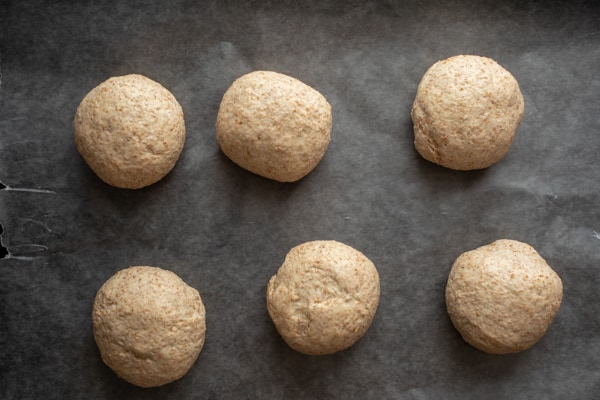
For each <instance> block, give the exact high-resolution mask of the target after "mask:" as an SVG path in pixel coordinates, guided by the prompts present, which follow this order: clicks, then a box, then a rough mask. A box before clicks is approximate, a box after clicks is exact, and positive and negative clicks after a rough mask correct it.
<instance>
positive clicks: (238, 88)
mask: <svg viewBox="0 0 600 400" xmlns="http://www.w3.org/2000/svg"><path fill="white" fill-rule="evenodd" d="M331 124H332V116H331V106H330V105H329V103H328V102H327V100H326V99H325V97H323V95H321V93H319V92H318V91H316V90H315V89H313V88H311V87H310V86H308V85H306V84H304V83H302V82H300V81H299V80H297V79H295V78H292V77H289V76H286V75H283V74H279V73H276V72H271V71H254V72H251V73H249V74H246V75H244V76H242V77H240V78H238V79H237V80H236V81H235V82H234V83H233V84H232V85H231V87H230V88H229V89H228V90H227V91H226V92H225V95H224V96H223V99H222V101H221V105H220V107H219V112H218V115H217V123H216V131H217V142H218V143H219V146H220V147H221V150H222V151H223V153H224V154H225V155H226V156H227V157H229V158H230V159H231V160H232V161H233V162H234V163H236V164H238V165H239V166H240V167H242V168H244V169H246V170H248V171H251V172H253V173H255V174H257V175H261V176H263V177H266V178H270V179H273V180H276V181H280V182H294V181H297V180H299V179H301V178H302V177H304V176H305V175H307V174H308V173H309V172H311V171H312V170H313V169H314V168H315V167H316V166H317V164H318V163H319V162H320V161H321V159H322V158H323V156H324V155H325V151H326V150H327V147H328V145H329V140H330V133H331Z"/></svg>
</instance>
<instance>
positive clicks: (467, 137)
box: [411, 55, 524, 170]
mask: <svg viewBox="0 0 600 400" xmlns="http://www.w3.org/2000/svg"><path fill="white" fill-rule="evenodd" d="M523 113H524V101H523V96H522V94H521V91H520V89H519V84H518V83H517V81H516V79H515V78H514V77H513V76H512V75H511V73H510V72H508V71H507V70H506V69H504V68H503V67H502V66H500V65H499V64H498V63H496V62H495V61H494V60H492V59H490V58H487V57H480V56H465V55H461V56H454V57H450V58H448V59H445V60H442V61H439V62H437V63H435V64H434V65H433V66H431V68H429V70H428V71H427V72H426V73H425V75H424V76H423V78H422V80H421V82H420V83H419V86H418V89H417V95H416V98H415V101H414V103H413V108H412V113H411V115H412V120H413V124H414V136H415V147H416V149H417V151H418V152H419V154H421V156H423V158H425V159H426V160H429V161H431V162H434V163H436V164H440V165H443V166H445V167H448V168H452V169H457V170H472V169H481V168H486V167H489V166H490V165H492V164H494V163H496V162H498V161H500V160H501V159H502V158H503V157H504V156H505V155H506V153H507V152H508V150H509V148H510V146H511V144H512V142H513V139H514V137H515V134H516V132H517V129H518V128H519V125H520V124H521V119H522V117H523Z"/></svg>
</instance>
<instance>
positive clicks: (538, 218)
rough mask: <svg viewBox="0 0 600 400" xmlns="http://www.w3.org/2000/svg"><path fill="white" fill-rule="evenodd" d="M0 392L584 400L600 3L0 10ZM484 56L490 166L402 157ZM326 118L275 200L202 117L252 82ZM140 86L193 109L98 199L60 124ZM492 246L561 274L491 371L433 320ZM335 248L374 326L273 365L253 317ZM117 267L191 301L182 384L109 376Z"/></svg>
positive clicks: (592, 366) (37, 5)
mask: <svg viewBox="0 0 600 400" xmlns="http://www.w3.org/2000/svg"><path fill="white" fill-rule="evenodd" d="M0 46H1V47H0V73H1V77H0V182H1V183H2V185H0V188H1V189H2V190H0V224H1V226H2V233H1V240H2V247H4V248H5V249H6V251H5V253H7V254H6V255H5V257H4V258H3V259H0V369H1V375H0V397H1V398H5V399H40V398H44V399H75V398H81V399H284V398H285V399H288V398H289V399H480V398H486V399H494V398H497V399H597V398H599V397H598V396H600V303H599V301H598V290H599V288H598V286H599V284H600V269H599V268H600V214H599V211H598V206H599V204H600V188H599V185H598V180H599V177H600V161H599V155H600V103H599V97H600V77H599V76H600V75H599V72H600V7H598V6H597V5H595V4H594V2H586V1H577V0H576V1H564V2H528V1H502V2H498V1H488V2H484V1H451V2H435V1H410V2H394V1H335V0H331V1H327V0H324V1H318V2H308V1H273V2H263V1H184V0H171V1H141V0H136V1H120V2H119V1H104V0H96V1H78V2H68V1H54V2H45V1H41V0H40V1H30V0H27V1H8V2H6V1H5V2H3V3H2V5H0ZM457 54H477V55H484V56H488V57H491V58H493V59H494V60H496V61H497V62H498V63H500V64H501V65H502V66H504V67H505V68H506V69H508V70H509V71H510V72H511V73H512V74H513V75H514V76H515V78H516V79H517V80H518V82H519V84H520V87H521V91H522V92H523V95H524V97H525V116H524V119H523V122H522V124H521V127H520V129H519V131H518V133H517V136H516V139H515V141H514V143H513V145H512V147H511V149H510V151H509V153H508V154H507V156H506V157H505V158H504V159H503V160H502V161H501V162H500V163H498V164H496V165H494V166H492V167H490V168H488V169H485V170H481V171H471V172H458V171H452V170H449V169H446V168H443V167H440V166H437V165H434V164H432V163H429V162H427V161H425V160H424V159H422V158H421V157H420V156H419V155H418V153H416V151H415V149H414V146H413V131H412V122H411V119H410V108H411V106H412V101H413V100H414V96H415V93H416V88H417V85H418V83H419V81H420V79H421V77H422V76H423V74H424V73H425V71H426V70H427V69H428V68H429V67H430V66H431V65H432V64H433V63H435V62H436V61H438V60H441V59H444V58H447V57H450V56H453V55H457ZM261 69H262V70H272V71H277V72H281V73H284V74H288V75H290V76H293V77H295V78H298V79H300V80H301V81H303V82H305V83H307V84H309V85H311V86H313V87H314V88H316V89H317V90H319V91H320V92H321V93H322V94H323V95H324V96H325V97H326V98H327V99H328V101H329V102H330V103H331V105H332V109H333V118H334V123H333V129H332V141H331V144H330V147H329V149H328V151H327V153H326V155H325V157H324V159H323V160H322V162H321V163H320V164H319V166H318V167H317V168H316V169H315V170H314V171H313V172H312V173H311V174H309V175H308V176H307V177H306V178H304V179H302V180H301V181H299V182H296V183H293V184H282V183H278V182H274V181H270V180H267V179H265V178H261V177H259V176H256V175H253V174H251V173H249V172H247V171H245V170H242V169H241V168H239V167H238V166H236V165H235V164H233V163H232V162H231V161H229V160H228V159H227V158H226V157H225V156H224V155H223V154H222V153H221V152H220V151H219V148H218V145H217V143H216V140H215V128H214V124H215V120H216V114H217V110H218V106H219V102H220V99H221V97H222V95H223V94H224V92H225V91H226V90H227V88H228V87H229V85H230V84H231V83H232V82H233V80H234V79H236V78H237V77H239V76H241V75H243V74H245V73H247V72H250V71H253V70H261ZM128 73H139V74H143V75H146V76H148V77H149V78H151V79H154V80H156V81H158V82H160V83H161V84H162V85H164V86H165V87H166V88H168V89H169V90H170V91H171V92H172V93H173V94H174V95H175V97H176V98H177V99H178V101H179V102H180V104H181V105H182V107H183V109H184V112H185V120H186V128H187V139H186V143H185V147H184V150H183V153H182V156H181V158H180V160H179V161H178V163H177V165H176V166H175V168H174V170H173V171H172V172H171V173H170V174H169V175H168V176H167V177H166V178H165V179H163V180H162V181H160V182H159V183H157V184H155V185H152V186H150V187H148V188H145V189H141V190H137V191H132V190H122V189H116V188H112V187H110V186H108V185H106V184H104V183H103V182H102V181H100V180H99V179H98V178H97V177H96V175H95V174H94V173H93V172H92V171H91V170H90V169H89V168H88V166H87V165H86V164H85V162H84V161H83V159H82V158H81V157H80V156H79V154H78V153H77V150H76V148H75V144H74V141H73V133H72V119H73V116H74V113H75V110H76V108H77V106H78V104H79V102H80V101H81V100H82V98H83V97H84V96H85V95H86V94H87V92H88V91H89V90H91V89H92V88H93V87H95V86H96V85H98V84H99V83H101V82H103V81H104V80H106V79H108V78H109V77H111V76H117V75H123V74H128ZM500 238H510V239H515V240H520V241H524V242H526V243H529V244H531V245H532V246H533V247H534V248H536V250H537V251H538V252H539V253H540V254H541V255H542V257H544V258H545V259H546V260H547V262H548V263H549V264H550V265H551V266H552V267H553V268H554V269H555V271H556V272H557V273H558V274H559V275H560V276H561V278H562V280H563V284H564V300H563V303H562V306H561V309H560V311H559V313H558V315H557V317H556V319H555V321H554V323H553V324H552V326H551V327H550V329H549V330H548V332H547V334H546V336H545V337H544V338H543V339H542V340H541V341H540V342H538V343H537V344H536V345H535V346H534V347H532V348H531V349H529V350H527V351H525V352H522V353H519V354H513V355H505V356H492V355H488V354H485V353H482V352H480V351H478V350H476V349H474V348H473V347H471V346H470V345H468V344H467V343H466V342H464V341H463V340H462V339H461V337H460V335H459V334H458V333H457V332H456V330H455V329H454V328H453V326H452V324H451V322H450V320H449V318H448V316H447V313H446V309H445V303H444V288H445V283H446V279H447V276H448V273H449V271H450V268H451V266H452V263H453V262H454V260H455V259H456V257H458V255H459V254H460V253H462V252H464V251H467V250H471V249H473V248H476V247H478V246H481V245H484V244H488V243H490V242H492V241H494V240H496V239H500ZM317 239H333V240H338V241H340V242H343V243H346V244H348V245H350V246H352V247H354V248H356V249H357V250H360V251H362V252H363V253H364V254H365V255H366V256H367V257H369V258H370V259H371V260H372V261H373V262H374V263H375V265H376V266H377V268H378V271H379V274H380V277H381V300H380V306H379V309H378V311H377V315H376V317H375V319H374V322H373V324H372V326H371V328H370V329H369V331H368V332H367V334H366V335H365V336H364V337H363V338H362V339H361V340H360V341H359V342H358V343H357V344H356V345H354V346H353V347H351V348H350V349H348V350H345V351H343V352H340V353H337V354H335V355H332V356H323V357H311V356H305V355H302V354H299V353H296V352H295V351H293V350H292V349H290V348H289V347H288V346H287V345H286V344H285V343H284V342H283V340H282V339H281V338H280V336H279V335H278V333H277V331H276V330H275V328H274V326H273V324H272V322H271V320H270V318H269V316H268V313H267V311H266V305H265V289H266V284H267V281H268V279H269V278H270V277H271V276H272V275H273V274H274V273H275V272H276V271H277V268H279V266H280V265H281V263H282V261H283V259H284V257H285V254H286V253H287V252H288V251H289V250H290V249H291V248H292V247H293V246H296V245H298V244H300V243H302V242H305V241H308V240H317ZM131 265H153V266H159V267H162V268H167V269H170V270H172V271H173V272H175V273H177V274H178V275H179V276H180V277H181V278H182V279H184V280H185V281H186V282H187V283H188V284H190V285H191V286H193V287H195V288H196V289H198V290H199V292H200V294H201V296H202V299H203V301H204V304H205V306H206V310H207V337H206V344H205V347H204V349H203V350H202V353H201V354H200V357H199V358H198V361H197V362H196V364H195V365H194V366H193V368H192V369H191V370H190V371H189V373H188V374H187V375H185V376H184V377H183V378H182V379H181V380H179V381H177V382H174V383H172V384H169V385H166V386H163V387H160V388H155V389H141V388H137V387H135V386H132V385H130V384H128V383H127V382H125V381H123V380H121V379H120V378H118V377H117V376H116V375H115V374H114V373H113V372H112V371H111V370H110V369H109V368H108V367H107V366H105V365H104V364H103V363H102V360H101V358H100V355H99V352H98V350H97V347H96V345H95V343H94V340H93V336H92V328H91V315H90V314H91V308H92V303H93V300H94V296H95V293H96V291H97V290H98V288H99V287H100V286H101V285H102V283H104V281H106V280H107V279H108V278H109V277H110V276H111V275H112V274H113V273H115V272H116V271H118V270H120V269H122V268H125V267H127V266H131Z"/></svg>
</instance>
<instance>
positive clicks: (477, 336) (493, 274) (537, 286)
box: [446, 239, 563, 354]
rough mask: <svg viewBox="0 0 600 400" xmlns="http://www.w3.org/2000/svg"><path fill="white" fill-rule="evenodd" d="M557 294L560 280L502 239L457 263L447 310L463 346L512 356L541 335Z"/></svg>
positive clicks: (529, 250) (525, 248)
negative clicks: (463, 343)
mask: <svg viewBox="0 0 600 400" xmlns="http://www.w3.org/2000/svg"><path fill="white" fill-rule="evenodd" d="M562 294H563V292H562V281H561V280H560V278H559V276H558V275H557V274H556V272H554V270H552V268H550V266H548V264H547V263H546V261H545V260H544V259H543V258H542V257H541V256H540V255H539V254H538V253H537V252H536V251H535V249H534V248H533V247H531V246H530V245H528V244H526V243H522V242H518V241H515V240H507V239H501V240H497V241H495V242H493V243H491V244H489V245H486V246H482V247H479V248H477V249H475V250H472V251H468V252H465V253H463V254H461V255H460V256H459V257H458V258H457V259H456V261H455V262H454V265H453V266H452V270H451V271H450V275H449V277H448V282H447V285H446V307H447V310H448V314H449V315H450V319H451V320H452V323H453V324H454V326H455V327H456V329H457V330H458V332H459V333H460V334H461V336H462V337H463V339H464V340H465V341H466V342H467V343H469V344H471V345H472V346H474V347H476V348H477V349H479V350H481V351H484V352H486V353H491V354H506V353H516V352H520V351H523V350H526V349H528V348H530V347H531V346H533V345H534V344H535V343H537V342H538V341H539V340H540V339H541V338H542V337H543V336H544V334H545V333H546V331H547V330H548V328H549V326H550V324H551V323H552V321H553V320H554V317H555V316H556V313H557V312H558V309H559V307H560V304H561V301H562Z"/></svg>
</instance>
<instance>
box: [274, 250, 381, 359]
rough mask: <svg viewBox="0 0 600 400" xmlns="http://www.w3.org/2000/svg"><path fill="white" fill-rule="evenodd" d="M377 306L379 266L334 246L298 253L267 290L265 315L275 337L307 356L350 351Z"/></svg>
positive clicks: (292, 254) (291, 254)
mask: <svg viewBox="0 0 600 400" xmlns="http://www.w3.org/2000/svg"><path fill="white" fill-rule="evenodd" d="M378 305H379V275H378V273H377V270H376V268H375V265H373V263H372V262H371V261H370V260H369V259H368V258H367V257H366V256H365V255H364V254H362V253H361V252H359V251H357V250H355V249H353V248H352V247H350V246H347V245H345V244H342V243H339V242H336V241H313V242H307V243H304V244H301V245H299V246H297V247H294V248H293V249H291V250H290V252H289V253H288V254H287V256H286V258H285V261H284V262H283V264H282V265H281V267H280V268H279V270H278V271H277V274H276V275H274V276H273V277H272V278H271V279H270V280H269V283H268V286H267V309H268V311H269V315H270V316H271V318H272V320H273V323H274V324H275V327H276V328H277V331H278V332H279V333H280V334H281V336H282V337H283V339H284V340H285V342H286V343H287V344H288V345H289V346H290V347H291V348H293V349H295V350H296V351H299V352H301V353H304V354H309V355H325V354H332V353H335V352H338V351H340V350H344V349H346V348H348V347H350V346H352V345H353V344H354V343H356V342H357V341H358V340H359V339H360V338H361V337H362V336H363V335H364V334H365V332H366V331H367V329H368V328H369V326H370V325H371V322H372V321H373V317H374V316H375V312H376V310H377V306H378Z"/></svg>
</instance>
